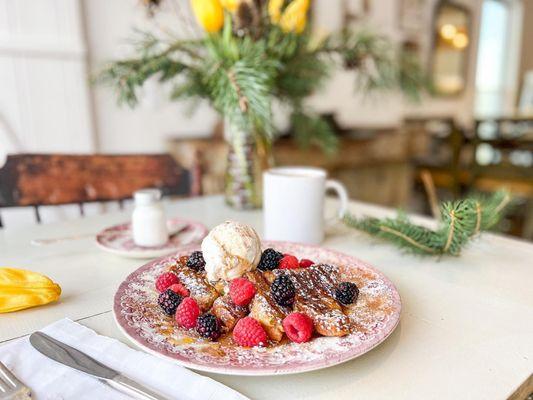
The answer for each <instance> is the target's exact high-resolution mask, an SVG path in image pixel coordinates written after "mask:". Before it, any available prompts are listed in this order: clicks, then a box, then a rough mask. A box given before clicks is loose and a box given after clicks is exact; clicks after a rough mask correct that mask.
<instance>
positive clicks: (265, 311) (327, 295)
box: [168, 256, 353, 343]
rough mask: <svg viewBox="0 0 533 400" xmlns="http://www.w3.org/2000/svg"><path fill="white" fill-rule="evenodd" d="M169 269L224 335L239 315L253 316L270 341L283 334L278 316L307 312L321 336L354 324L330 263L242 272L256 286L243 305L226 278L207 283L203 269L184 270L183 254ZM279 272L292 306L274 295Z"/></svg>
mask: <svg viewBox="0 0 533 400" xmlns="http://www.w3.org/2000/svg"><path fill="white" fill-rule="evenodd" d="M168 270H169V271H170V272H173V273H174V274H176V276H177V277H178V279H179V280H180V282H181V283H182V284H183V285H184V286H185V287H186V288H187V289H188V290H189V292H190V297H192V298H193V299H195V300H196V302H197V303H198V306H199V307H200V310H201V312H203V313H206V312H207V313H210V314H213V315H214V316H215V317H217V318H218V320H219V321H220V323H221V329H222V331H223V332H224V333H231V332H232V331H233V329H234V328H235V325H236V324H237V322H238V321H239V320H240V319H243V318H245V317H252V318H253V319H255V320H257V321H258V322H259V323H260V324H261V326H262V327H263V329H264V330H265V332H266V334H267V335H268V337H269V338H270V340H271V341H272V342H273V343H278V342H280V341H281V340H282V339H283V337H284V335H285V331H284V328H283V320H284V318H285V317H286V316H288V315H290V314H291V313H293V312H299V313H303V314H305V315H307V316H308V317H309V318H310V319H311V320H312V325H313V327H314V330H315V331H316V332H317V333H318V334H320V335H323V336H345V335H347V334H349V333H350V331H351V330H352V328H353V327H352V326H351V322H350V319H349V317H348V316H347V315H346V314H345V312H344V311H345V310H344V308H343V305H342V304H340V303H339V301H338V300H336V298H335V288H337V287H338V285H339V283H340V281H341V279H340V276H339V269H338V268H337V267H335V266H332V265H328V264H316V265H312V266H310V267H307V268H296V269H275V270H273V271H260V270H257V269H256V270H254V271H251V272H247V273H246V274H245V275H244V277H245V278H246V279H248V280H249V281H250V282H251V283H252V284H253V286H254V288H255V295H252V296H253V297H251V301H250V303H249V304H248V306H237V305H235V304H234V302H233V301H232V298H231V296H230V295H229V282H226V281H218V282H216V283H210V282H209V281H208V280H207V276H206V273H205V271H200V272H197V271H195V270H193V269H191V268H189V267H188V266H187V257H186V256H184V257H181V258H179V259H178V260H177V261H176V262H174V263H173V264H172V265H170V266H169V268H168ZM280 275H285V276H288V277H289V278H290V281H291V282H292V283H293V285H294V291H295V295H294V300H293V304H292V306H290V305H289V306H287V307H286V306H284V305H280V304H283V303H281V302H277V301H276V300H275V299H274V296H273V287H272V282H273V281H274V280H275V279H276V278H277V277H279V276H280Z"/></svg>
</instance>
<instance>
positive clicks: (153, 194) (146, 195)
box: [133, 189, 162, 205]
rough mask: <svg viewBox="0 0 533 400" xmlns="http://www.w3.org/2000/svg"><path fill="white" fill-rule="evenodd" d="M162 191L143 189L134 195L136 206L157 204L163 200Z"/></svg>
mask: <svg viewBox="0 0 533 400" xmlns="http://www.w3.org/2000/svg"><path fill="white" fill-rule="evenodd" d="M161 195H162V193H161V190H159V189H141V190H137V191H136V192H135V193H134V194H133V198H134V199H135V204H140V205H146V204H152V203H156V202H158V201H159V200H161Z"/></svg>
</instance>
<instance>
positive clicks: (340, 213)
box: [326, 179, 349, 223]
mask: <svg viewBox="0 0 533 400" xmlns="http://www.w3.org/2000/svg"><path fill="white" fill-rule="evenodd" d="M328 190H333V191H334V192H335V193H336V194H337V197H338V198H339V201H340V204H339V208H338V210H337V215H336V216H334V217H331V218H327V219H326V222H328V223H332V222H335V221H337V220H339V219H342V217H344V214H345V213H346V210H347V209H348V201H349V200H348V192H347V191H346V188H345V187H344V185H343V184H342V183H340V182H339V181H335V180H333V179H328V180H327V181H326V191H328Z"/></svg>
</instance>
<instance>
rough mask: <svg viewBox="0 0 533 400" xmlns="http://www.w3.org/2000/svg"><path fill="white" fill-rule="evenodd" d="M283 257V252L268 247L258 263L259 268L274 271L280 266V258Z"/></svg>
mask: <svg viewBox="0 0 533 400" xmlns="http://www.w3.org/2000/svg"><path fill="white" fill-rule="evenodd" d="M282 258H283V254H281V253H280V252H279V251H276V250H274V249H266V250H265V251H263V253H262V254H261V259H260V260H259V264H258V265H257V269H259V270H261V271H272V270H273V269H276V268H278V264H279V260H281V259H282Z"/></svg>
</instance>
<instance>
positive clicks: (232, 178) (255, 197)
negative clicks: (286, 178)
mask: <svg viewBox="0 0 533 400" xmlns="http://www.w3.org/2000/svg"><path fill="white" fill-rule="evenodd" d="M224 137H225V139H226V141H227V142H228V158H227V164H226V176H225V186H224V192H225V197H226V203H227V204H228V205H229V206H231V207H233V208H235V209H238V210H251V209H255V208H260V207H261V203H262V196H263V193H262V183H263V182H262V181H263V177H262V176H263V171H264V170H265V169H267V168H269V167H270V166H271V165H272V157H271V153H270V143H269V141H268V140H267V139H266V137H265V136H264V135H261V134H260V133H258V132H244V131H243V130H242V129H239V128H237V127H235V126H234V125H233V124H231V123H230V122H229V121H228V120H226V121H225V124H224Z"/></svg>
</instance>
